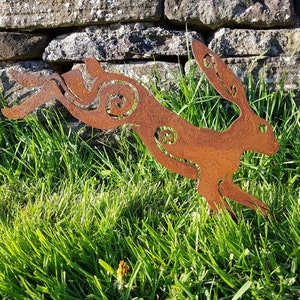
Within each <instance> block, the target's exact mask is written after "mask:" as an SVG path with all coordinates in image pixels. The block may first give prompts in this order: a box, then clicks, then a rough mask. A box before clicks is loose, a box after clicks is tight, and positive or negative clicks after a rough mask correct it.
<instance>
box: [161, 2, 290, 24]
mask: <svg viewBox="0 0 300 300" xmlns="http://www.w3.org/2000/svg"><path fill="white" fill-rule="evenodd" d="M165 16H166V18H167V19H169V20H170V21H172V22H174V23H182V24H185V23H186V22H187V23H188V24H190V25H193V26H196V27H197V28H210V29H216V28H219V27H221V26H236V25H243V26H247V27H261V28H262V27H274V26H291V25H293V24H294V23H295V16H294V7H293V1H292V0H265V1H257V0H231V1H220V0H166V1H165Z"/></svg>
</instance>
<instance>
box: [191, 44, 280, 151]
mask: <svg viewBox="0 0 300 300" xmlns="http://www.w3.org/2000/svg"><path fill="white" fill-rule="evenodd" d="M192 50H193V53H194V57H195V59H196V61H197V63H198V65H199V67H200V68H201V69H202V71H203V73H204V74H205V76H206V77H207V79H208V80H209V81H210V83H211V84H212V85H213V86H214V88H215V89H216V90H217V91H218V92H219V94H220V95H221V96H223V97H224V98H225V99H227V100H228V101H229V102H231V103H234V104H236V105H237V106H238V107H239V109H240V111H241V115H240V117H239V118H238V119H237V120H236V121H235V122H234V123H233V124H232V126H231V127H230V128H229V130H228V133H230V134H231V135H232V143H234V144H235V145H236V146H237V148H239V149H240V150H253V151H256V152H260V153H264V154H266V155H272V154H274V153H276V152H277V151H278V149H279V145H278V143H277V141H276V138H275V136H274V132H273V130H272V127H271V125H270V124H269V123H268V122H267V121H266V120H264V119H262V118H260V117H259V116H257V115H256V114H255V113H254V112H253V111H252V109H251V108H250V106H249V104H248V102H247V98H246V93H245V91H244V88H243V85H242V83H241V82H240V81H239V79H238V78H237V77H236V75H235V74H234V73H233V71H232V70H231V69H230V68H229V67H228V66H227V65H226V64H225V62H224V61H223V60H222V59H221V58H220V57H218V56H217V55H216V54H215V53H214V52H213V51H211V50H210V49H209V48H207V47H206V46H205V45H204V44H203V43H201V42H199V41H197V40H193V41H192Z"/></svg>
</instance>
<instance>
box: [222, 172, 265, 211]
mask: <svg viewBox="0 0 300 300" xmlns="http://www.w3.org/2000/svg"><path fill="white" fill-rule="evenodd" d="M219 190H220V192H221V194H222V195H223V196H225V197H228V198H230V199H232V200H234V201H236V202H238V203H241V204H243V205H245V206H248V207H250V208H252V209H254V210H256V209H258V208H259V209H260V210H261V212H262V213H263V214H264V215H267V214H269V213H270V209H269V207H268V206H267V205H266V204H264V203H263V202H261V201H260V200H259V199H257V198H255V197H254V196H252V195H250V194H248V193H246V192H245V191H243V190H242V189H240V188H239V187H238V186H237V185H235V184H234V183H233V182H232V177H231V176H230V177H226V178H225V180H224V181H223V182H222V183H221V184H220V187H219Z"/></svg>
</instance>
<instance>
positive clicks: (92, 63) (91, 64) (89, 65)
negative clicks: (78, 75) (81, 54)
mask: <svg viewBox="0 0 300 300" xmlns="http://www.w3.org/2000/svg"><path fill="white" fill-rule="evenodd" d="M83 61H84V63H85V65H86V69H87V71H88V73H89V74H90V75H91V76H93V77H98V76H100V75H101V74H103V73H104V70H103V69H102V67H101V66H100V64H99V63H98V61H97V60H96V59H95V58H85V59H84V60H83Z"/></svg>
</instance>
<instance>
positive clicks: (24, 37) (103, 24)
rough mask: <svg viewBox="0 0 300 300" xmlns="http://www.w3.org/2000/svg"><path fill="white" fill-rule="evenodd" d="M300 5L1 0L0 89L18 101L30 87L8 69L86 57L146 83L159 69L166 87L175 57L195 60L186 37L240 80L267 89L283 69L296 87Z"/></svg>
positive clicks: (274, 1)
mask: <svg viewBox="0 0 300 300" xmlns="http://www.w3.org/2000/svg"><path fill="white" fill-rule="evenodd" d="M299 12H300V1H299V0H230V1H227V0H139V1H133V0H107V1H103V0H76V1H67V0H47V1H46V0H35V1H32V0H27V1H17V0H0V90H2V92H3V94H4V96H5V98H6V100H7V101H8V102H9V103H10V102H13V101H16V99H17V98H19V100H20V99H21V100H22V99H23V98H25V97H28V95H30V93H32V92H34V89H31V90H28V89H27V90H23V89H21V87H19V86H18V85H16V84H15V83H14V81H13V80H12V79H11V78H10V76H9V72H8V71H9V70H10V69H18V70H22V71H25V72H31V73H37V74H51V73H53V72H59V73H61V72H65V71H67V70H70V69H71V68H82V60H83V59H84V58H85V57H94V58H96V59H97V60H99V61H100V62H101V63H102V64H103V66H105V68H108V69H110V70H118V71H120V72H123V73H126V74H129V75H130V76H131V77H134V78H137V79H141V80H142V81H144V82H146V83H147V82H149V81H151V80H154V79H155V78H156V76H155V74H157V72H158V73H159V74H160V75H161V76H160V77H161V79H162V82H161V83H160V84H161V87H162V88H168V87H170V86H173V84H176V82H175V81H176V79H174V73H175V71H176V70H178V69H179V65H178V63H177V62H178V61H180V62H181V63H182V64H183V65H184V64H186V65H185V66H182V67H183V69H185V70H186V71H187V72H188V70H190V66H191V64H193V61H192V62H191V61H189V62H188V63H187V57H188V54H189V53H188V52H189V48H188V44H189V40H190V39H191V38H197V39H199V40H201V41H203V42H205V43H206V44H207V45H208V46H209V47H210V48H211V49H212V50H213V51H215V52H216V53H217V54H218V55H219V56H221V57H223V58H224V59H225V60H226V62H227V63H228V64H229V65H230V67H231V68H232V69H233V70H234V72H235V73H236V74H237V75H238V77H239V78H240V79H241V80H242V81H243V82H244V83H246V82H247V80H248V74H249V72H250V73H252V76H253V77H254V78H255V79H256V80H258V78H259V77H260V76H262V74H264V76H265V77H266V79H267V84H268V87H269V88H270V89H274V88H277V87H278V86H279V84H280V81H281V79H282V77H283V76H285V77H286V85H285V88H286V89H287V90H290V89H295V88H299V86H300V21H299V19H300V13H299ZM178 58H179V59H178ZM154 60H155V62H154ZM157 69H158V70H157Z"/></svg>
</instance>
